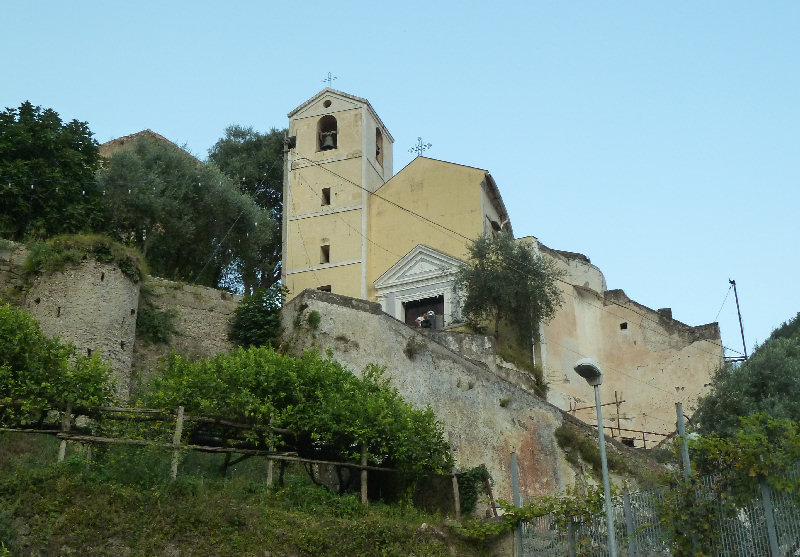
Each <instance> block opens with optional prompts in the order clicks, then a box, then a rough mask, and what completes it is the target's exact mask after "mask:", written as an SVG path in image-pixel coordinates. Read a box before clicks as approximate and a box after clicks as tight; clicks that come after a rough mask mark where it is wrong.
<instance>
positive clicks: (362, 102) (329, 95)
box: [288, 87, 394, 142]
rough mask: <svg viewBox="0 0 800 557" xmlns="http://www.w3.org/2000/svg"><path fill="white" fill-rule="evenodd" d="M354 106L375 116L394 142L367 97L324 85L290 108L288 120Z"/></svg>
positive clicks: (334, 111) (350, 108)
mask: <svg viewBox="0 0 800 557" xmlns="http://www.w3.org/2000/svg"><path fill="white" fill-rule="evenodd" d="M326 101H330V104H329V105H328V106H325V103H326ZM356 108H366V109H367V110H368V111H369V112H370V113H371V114H372V116H373V118H375V121H376V122H378V124H380V127H381V128H382V129H383V132H385V134H386V135H387V137H388V138H389V141H392V142H394V138H393V137H392V135H391V134H390V133H389V130H387V129H386V126H385V125H384V123H383V122H382V121H381V119H380V117H378V114H377V113H376V112H375V109H374V108H372V105H371V104H369V101H368V100H367V99H362V98H361V97H356V96H355V95H350V94H348V93H343V92H342V91H337V90H336V89H331V88H330V87H326V88H325V89H323V90H322V91H320V92H319V93H317V94H316V95H314V96H313V97H311V98H310V99H308V100H307V101H306V102H304V103H303V104H301V105H300V106H298V107H297V108H295V109H294V110H292V111H291V112H290V113H289V114H288V116H289V119H290V120H298V119H301V118H312V117H316V116H322V115H324V114H335V113H336V112H342V111H344V110H353V109H356Z"/></svg>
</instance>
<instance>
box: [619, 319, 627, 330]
mask: <svg viewBox="0 0 800 557" xmlns="http://www.w3.org/2000/svg"><path fill="white" fill-rule="evenodd" d="M627 328H628V322H627V321H623V322H622V323H620V324H619V330H620V331H624V330H625V329H627Z"/></svg>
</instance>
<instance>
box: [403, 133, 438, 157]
mask: <svg viewBox="0 0 800 557" xmlns="http://www.w3.org/2000/svg"><path fill="white" fill-rule="evenodd" d="M432 146H433V145H431V144H430V143H423V142H422V138H421V137H418V138H417V144H416V145H415V146H414V147H412V148H411V149H409V150H408V152H409V153H416V154H417V156H420V155H421V154H422V153H423V152H425V151H427V150H428V149H430V148H431V147H432Z"/></svg>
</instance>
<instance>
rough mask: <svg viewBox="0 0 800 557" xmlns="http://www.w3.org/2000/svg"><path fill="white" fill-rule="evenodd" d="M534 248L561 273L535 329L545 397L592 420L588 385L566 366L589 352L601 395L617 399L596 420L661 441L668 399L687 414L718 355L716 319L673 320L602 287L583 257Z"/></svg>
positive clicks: (668, 425)
mask: <svg viewBox="0 0 800 557" xmlns="http://www.w3.org/2000/svg"><path fill="white" fill-rule="evenodd" d="M539 249H540V250H541V253H542V255H543V256H544V257H545V258H546V259H547V260H549V261H551V262H552V263H553V264H554V265H555V266H556V267H557V268H559V269H562V270H563V271H564V273H565V274H564V278H563V280H562V281H561V282H560V283H559V288H560V289H561V292H562V296H563V300H564V304H563V306H562V307H561V308H560V309H559V311H558V312H557V313H556V316H555V317H554V318H553V320H552V321H551V322H550V323H548V324H547V325H545V326H543V327H542V329H541V338H542V345H541V359H542V363H543V367H544V372H545V378H546V380H547V383H548V386H549V387H550V388H549V391H548V401H550V402H552V403H553V404H555V405H556V406H558V407H559V408H561V409H563V410H570V409H571V408H580V409H581V410H577V411H576V412H575V415H576V416H577V417H578V418H580V419H581V420H584V421H585V422H587V423H590V424H593V423H595V422H596V417H595V414H594V410H593V409H592V408H593V405H594V393H593V391H592V388H591V387H590V386H589V385H588V384H587V383H586V381H584V380H583V379H581V378H580V377H579V376H578V375H577V374H576V373H575V372H574V371H573V370H572V367H573V365H574V363H575V362H576V361H577V360H579V359H581V358H584V357H590V358H592V359H594V360H595V361H597V362H598V364H599V365H600V368H601V369H602V370H603V373H604V375H605V378H604V381H603V402H604V403H613V402H614V401H615V393H616V400H619V401H624V402H620V404H619V406H618V407H617V406H616V405H615V406H610V407H608V408H607V409H606V410H604V411H603V418H604V421H605V424H604V425H605V426H609V427H610V426H613V427H615V428H618V429H617V430H616V432H615V435H618V436H619V437H623V438H628V439H629V440H633V441H632V442H634V443H635V445H636V446H637V447H641V446H642V445H643V442H645V441H646V443H647V446H651V445H654V444H656V443H658V442H660V441H662V440H663V439H664V438H665V436H666V435H668V434H671V433H673V432H674V430H675V403H676V402H681V403H682V404H683V409H684V412H686V413H687V414H689V415H691V414H692V413H693V412H694V410H695V409H696V407H697V401H698V399H699V397H700V396H701V395H703V394H705V393H706V392H707V390H708V385H709V384H710V383H711V377H712V375H713V372H714V370H715V369H716V368H717V366H719V365H720V364H721V363H722V361H723V354H722V342H721V338H720V330H719V326H718V325H717V324H716V323H709V324H707V325H700V326H696V327H692V326H689V325H686V324H684V323H681V322H680V321H678V320H676V319H674V318H673V317H672V312H671V311H670V310H669V309H668V308H664V309H659V310H653V309H650V308H648V307H646V306H644V305H642V304H639V303H637V302H635V301H633V300H631V299H630V298H629V297H628V296H627V295H626V294H625V293H624V292H623V291H622V290H606V289H605V278H604V277H603V275H602V272H601V271H600V270H599V269H598V268H597V267H595V266H594V265H592V264H591V262H590V261H589V259H588V258H586V257H585V256H583V255H581V254H576V253H570V252H562V251H556V250H551V249H549V248H547V247H546V246H543V245H541V244H539ZM618 409H619V413H618V412H617V410H618ZM624 429H629V430H635V431H628V432H626V431H623V430H624ZM609 431H610V430H609ZM641 431H645V432H653V433H654V435H651V434H642V433H639V432H641ZM643 435H644V439H643Z"/></svg>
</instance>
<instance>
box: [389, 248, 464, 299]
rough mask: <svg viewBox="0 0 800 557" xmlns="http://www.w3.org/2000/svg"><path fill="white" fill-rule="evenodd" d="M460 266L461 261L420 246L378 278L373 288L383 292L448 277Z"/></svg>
mask: <svg viewBox="0 0 800 557" xmlns="http://www.w3.org/2000/svg"><path fill="white" fill-rule="evenodd" d="M461 265H463V262H462V261H461V260H459V259H457V258H455V257H452V256H450V255H447V254H445V253H442V252H440V251H436V250H435V249H431V248H429V247H428V246H423V245H422V244H420V245H418V246H417V247H415V248H414V249H412V250H411V251H410V252H408V253H407V254H406V255H404V256H403V258H402V259H400V261H398V262H397V263H395V264H394V265H392V266H391V267H390V268H389V269H388V270H387V271H386V272H385V273H383V274H382V275H381V276H380V277H378V279H377V280H376V281H375V288H376V289H377V290H383V289H389V288H393V287H397V286H406V285H411V284H413V283H416V282H423V281H429V280H431V279H435V278H440V277H442V278H443V277H448V276H450V275H452V274H453V273H455V272H456V270H457V269H458V268H459V267H460V266H461Z"/></svg>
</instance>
